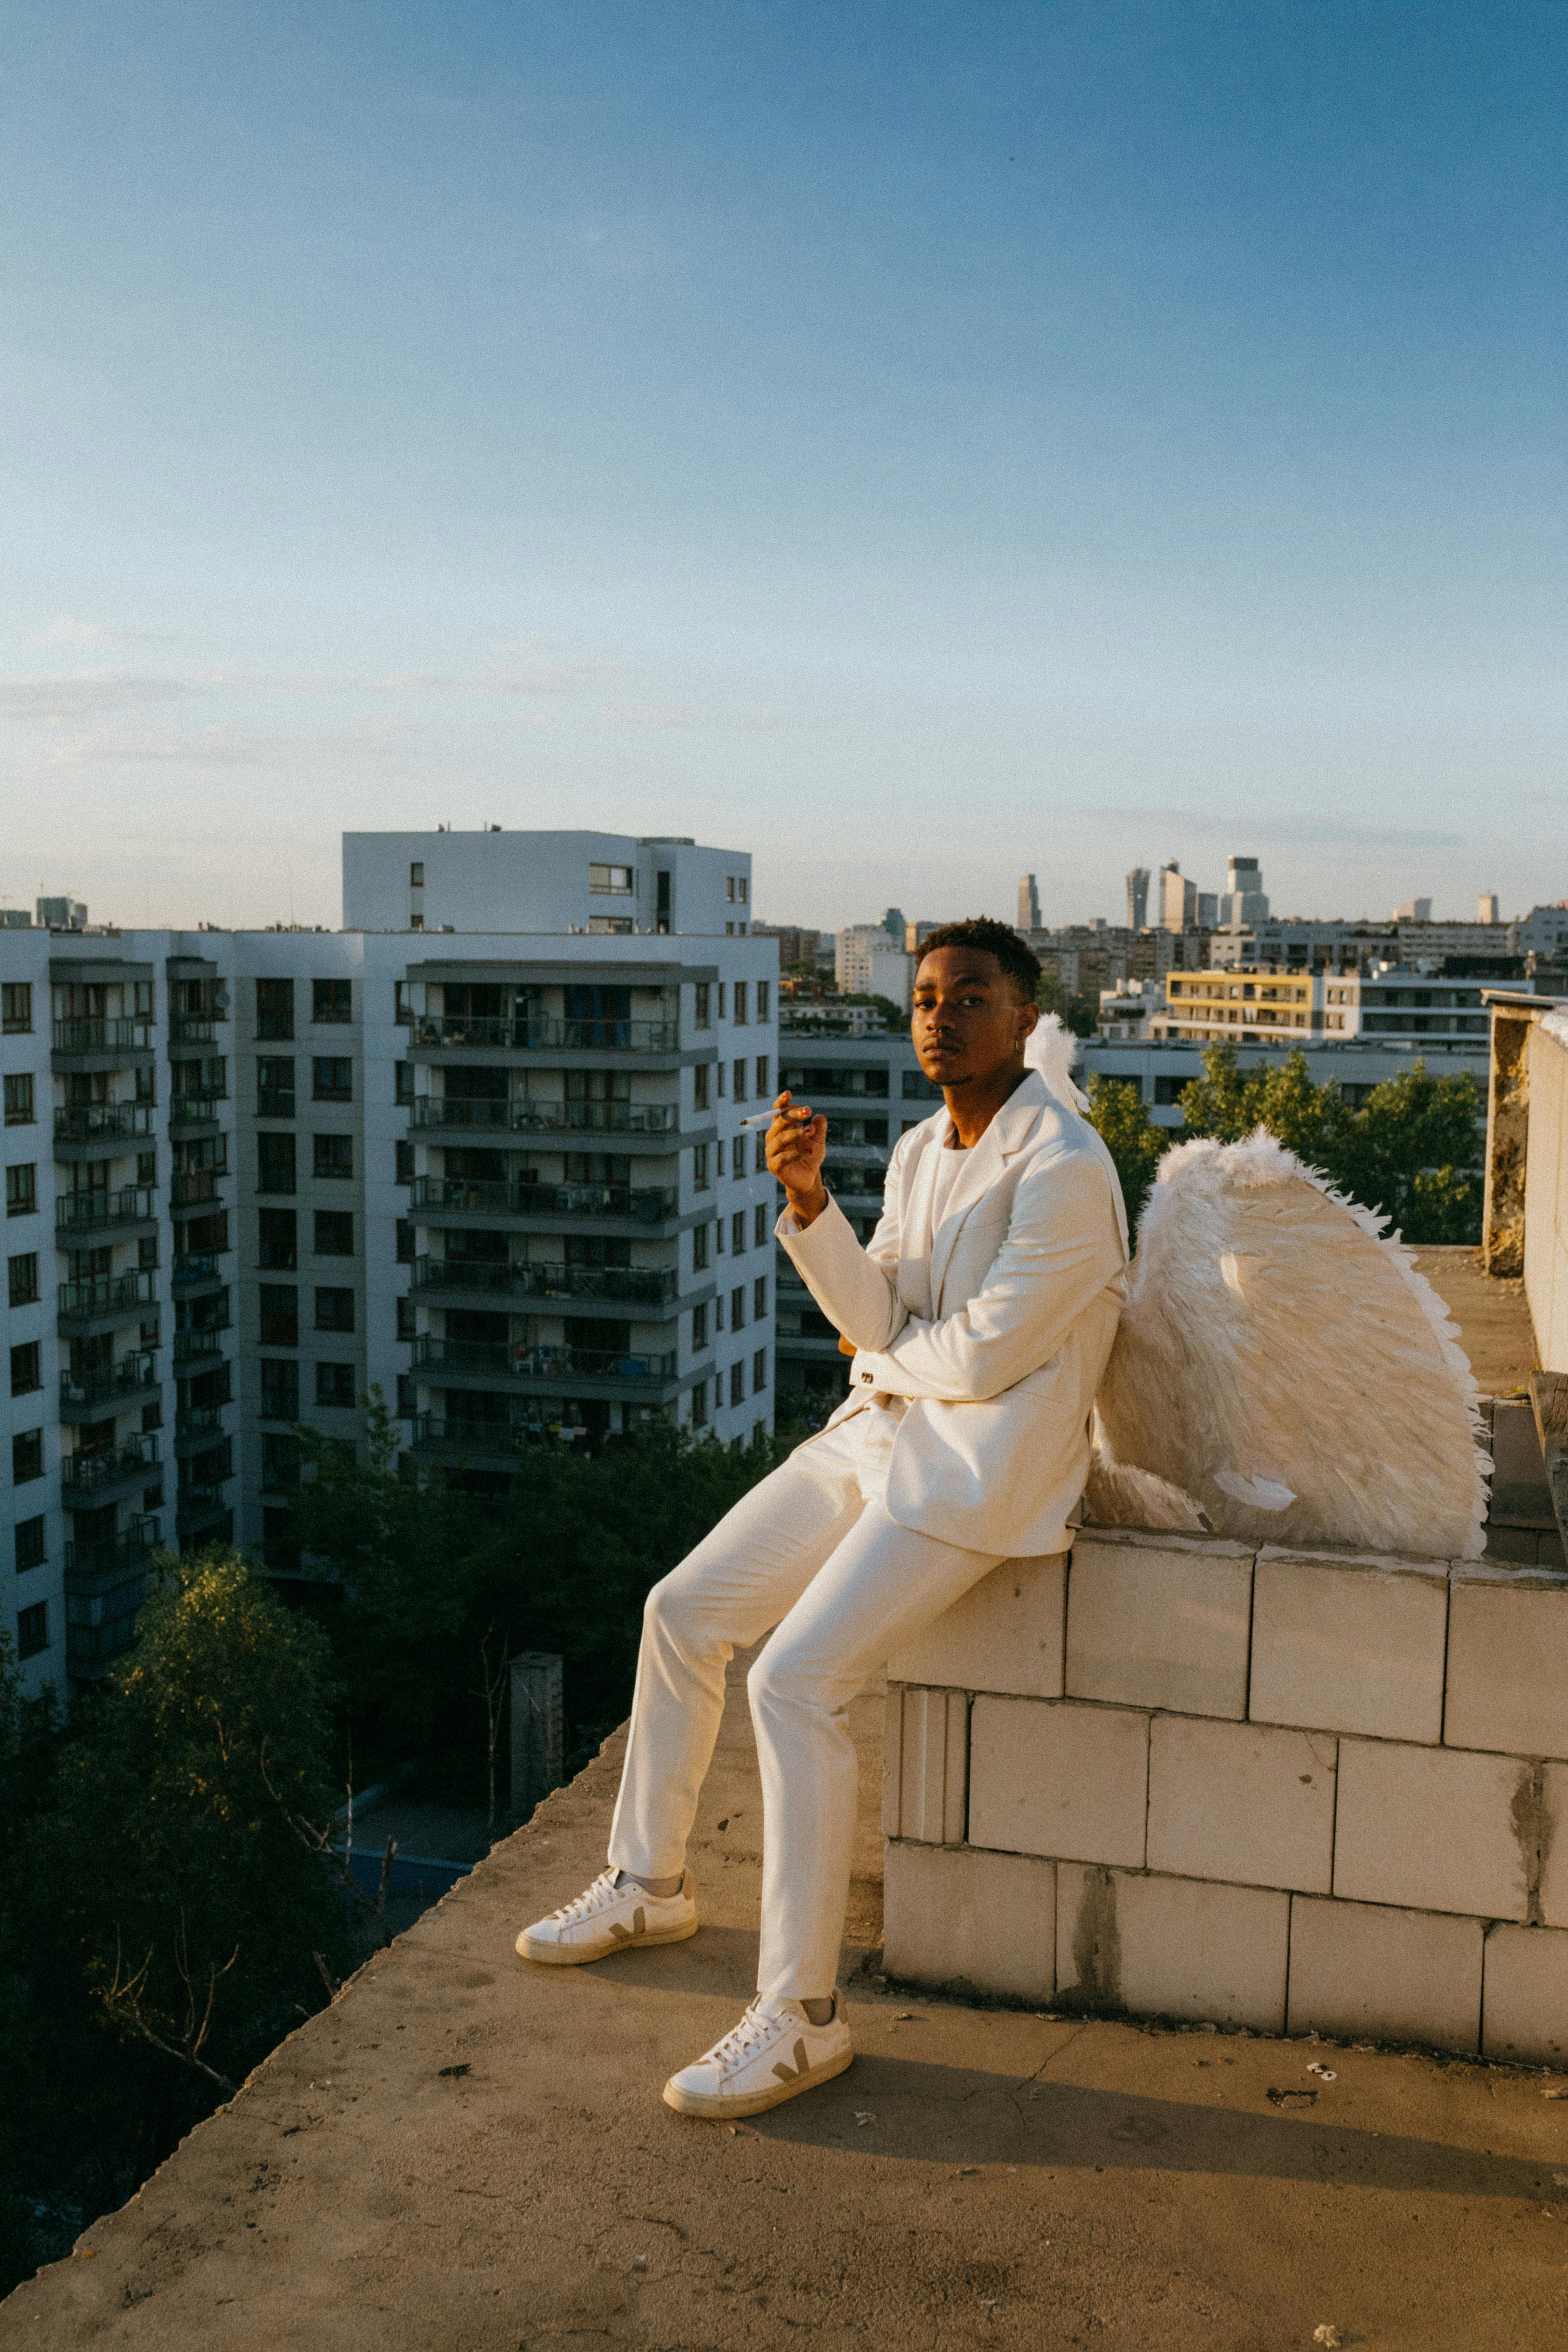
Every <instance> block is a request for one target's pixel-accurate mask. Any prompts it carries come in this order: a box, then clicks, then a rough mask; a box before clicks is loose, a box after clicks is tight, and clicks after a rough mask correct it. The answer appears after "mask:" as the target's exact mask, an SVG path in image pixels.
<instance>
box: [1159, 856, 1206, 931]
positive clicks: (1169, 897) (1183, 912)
mask: <svg viewBox="0 0 1568 2352" xmlns="http://www.w3.org/2000/svg"><path fill="white" fill-rule="evenodd" d="M1157 919H1158V921H1159V924H1160V927H1161V929H1163V930H1167V931H1186V930H1191V929H1192V928H1193V926H1194V924H1195V923H1196V921H1197V919H1198V886H1197V884H1196V883H1195V882H1189V881H1188V880H1187V879H1186V877H1185V876H1184V874H1183V872H1182V869H1181V867H1180V866H1178V865H1177V863H1176V861H1175V859H1174V858H1172V859H1171V861H1170V863H1169V865H1166V866H1161V868H1160V904H1159V909H1158V917H1157Z"/></svg>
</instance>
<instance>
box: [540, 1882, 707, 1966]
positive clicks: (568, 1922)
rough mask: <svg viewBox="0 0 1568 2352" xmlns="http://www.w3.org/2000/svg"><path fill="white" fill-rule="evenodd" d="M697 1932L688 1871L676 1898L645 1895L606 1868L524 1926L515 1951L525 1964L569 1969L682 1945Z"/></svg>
mask: <svg viewBox="0 0 1568 2352" xmlns="http://www.w3.org/2000/svg"><path fill="white" fill-rule="evenodd" d="M696 1933H697V1888H696V1885H695V1884H694V1883H693V1880H692V1876H691V1873H690V1872H689V1870H687V1871H683V1872H682V1873H681V1878H680V1891H679V1894H677V1895H649V1894H648V1893H647V1891H646V1890H645V1889H644V1888H643V1887H640V1886H639V1885H637V1880H636V1879H635V1878H627V1877H626V1876H624V1875H623V1874H622V1873H621V1872H620V1871H618V1870H605V1871H602V1872H601V1873H600V1874H599V1876H598V1877H597V1878H595V1881H594V1884H593V1885H592V1886H590V1887H587V1888H586V1889H585V1890H584V1893H583V1894H581V1895H577V1896H576V1897H575V1898H574V1901H572V1902H570V1903H563V1905H562V1906H561V1908H560V1910H559V1911H552V1913H551V1915H550V1916H549V1918H548V1919H536V1920H535V1921H534V1923H533V1925H532V1927H525V1928H524V1929H523V1931H522V1933H521V1936H520V1937H518V1939H517V1948H518V1950H519V1951H520V1952H521V1954H522V1957H523V1958H524V1959H525V1960H543V1961H545V1962H547V1963H548V1964H550V1965H551V1966H552V1967H555V1968H567V1969H574V1968H579V1967H581V1965H582V1963H583V1962H584V1960H603V1959H605V1958H608V1956H609V1954H610V1953H611V1952H626V1951H630V1950H631V1949H632V1948H634V1947H635V1946H637V1945H638V1944H683V1943H684V1942H685V1941H686V1939H687V1937H689V1936H695V1934H696Z"/></svg>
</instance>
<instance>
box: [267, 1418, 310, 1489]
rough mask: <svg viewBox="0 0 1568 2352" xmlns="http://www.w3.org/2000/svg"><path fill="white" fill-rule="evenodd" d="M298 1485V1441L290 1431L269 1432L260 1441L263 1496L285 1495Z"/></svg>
mask: <svg viewBox="0 0 1568 2352" xmlns="http://www.w3.org/2000/svg"><path fill="white" fill-rule="evenodd" d="M299 1483H300V1441H299V1439H298V1438H297V1437H296V1436H295V1435H294V1433H293V1432H292V1431H291V1430H289V1431H285V1430H280V1429H279V1430H269V1431H268V1432H266V1433H264V1434H263V1437H262V1440H261V1486H262V1491H263V1493H264V1494H268V1495H286V1494H289V1493H290V1492H291V1491H292V1489H293V1488H294V1487H296V1486H298V1485H299Z"/></svg>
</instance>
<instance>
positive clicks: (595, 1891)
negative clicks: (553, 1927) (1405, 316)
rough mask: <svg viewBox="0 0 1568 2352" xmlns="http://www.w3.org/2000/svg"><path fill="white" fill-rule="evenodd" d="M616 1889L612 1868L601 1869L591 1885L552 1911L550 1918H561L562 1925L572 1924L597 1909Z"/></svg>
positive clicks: (616, 1891)
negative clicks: (558, 1908)
mask: <svg viewBox="0 0 1568 2352" xmlns="http://www.w3.org/2000/svg"><path fill="white" fill-rule="evenodd" d="M618 1891H619V1890H618V1889H617V1887H616V1873H615V1872H614V1871H613V1870H602V1871H601V1872H600V1873H599V1875H598V1877H597V1878H595V1881H594V1884H593V1885H592V1886H587V1887H584V1890H583V1892H582V1894H581V1895H574V1896H573V1898H572V1900H571V1902H570V1903H563V1905H562V1906H561V1908H560V1910H559V1911H552V1913H551V1915H550V1916H551V1917H552V1919H559V1920H561V1921H562V1922H563V1925H568V1926H570V1925H573V1924H574V1923H575V1922H576V1921H577V1920H579V1919H586V1918H587V1917H588V1916H590V1914H591V1913H593V1912H595V1911H597V1910H599V1909H600V1908H601V1907H602V1906H603V1905H604V1904H605V1901H606V1900H607V1898H608V1897H609V1896H610V1895H615V1894H616V1893H618Z"/></svg>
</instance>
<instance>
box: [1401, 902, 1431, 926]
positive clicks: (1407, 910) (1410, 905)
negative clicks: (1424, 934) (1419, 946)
mask: <svg viewBox="0 0 1568 2352" xmlns="http://www.w3.org/2000/svg"><path fill="white" fill-rule="evenodd" d="M1393 919H1394V922H1396V923H1429V922H1430V921H1431V919H1432V901H1431V899H1430V898H1406V900H1405V904H1404V906H1403V907H1395V908H1394V917H1393Z"/></svg>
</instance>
